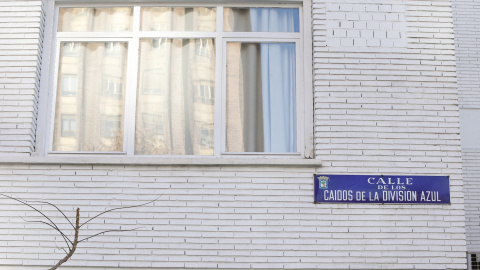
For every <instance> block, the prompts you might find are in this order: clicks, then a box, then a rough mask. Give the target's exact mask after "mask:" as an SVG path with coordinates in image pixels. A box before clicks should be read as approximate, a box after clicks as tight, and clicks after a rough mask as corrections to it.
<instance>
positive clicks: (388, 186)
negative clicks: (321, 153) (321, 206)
mask: <svg viewBox="0 0 480 270" xmlns="http://www.w3.org/2000/svg"><path fill="white" fill-rule="evenodd" d="M314 186H315V187H314V188H315V192H314V193H315V195H314V196H315V203H395V204H400V203H404V204H450V182H449V177H448V176H417V175H409V176H405V175H333V174H317V175H315V176H314Z"/></svg>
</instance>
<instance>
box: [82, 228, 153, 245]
mask: <svg viewBox="0 0 480 270" xmlns="http://www.w3.org/2000/svg"><path fill="white" fill-rule="evenodd" d="M140 228H144V227H137V228H135V229H131V230H107V231H103V232H101V233H97V234H94V235H92V236H89V237H86V238H84V239H82V240H80V241H78V242H79V243H80V242H83V241H85V240H88V239H90V238H92V237H95V236H99V235H100V234H104V233H108V232H131V231H136V230H138V229H140Z"/></svg>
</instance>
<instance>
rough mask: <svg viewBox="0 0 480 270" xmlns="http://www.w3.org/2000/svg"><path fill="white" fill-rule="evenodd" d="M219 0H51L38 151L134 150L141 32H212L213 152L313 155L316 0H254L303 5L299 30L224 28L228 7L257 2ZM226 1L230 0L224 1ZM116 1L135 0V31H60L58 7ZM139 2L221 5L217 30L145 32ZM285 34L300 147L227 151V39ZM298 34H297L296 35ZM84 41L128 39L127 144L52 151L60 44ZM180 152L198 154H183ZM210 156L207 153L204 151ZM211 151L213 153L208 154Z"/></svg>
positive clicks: (168, 34)
mask: <svg viewBox="0 0 480 270" xmlns="http://www.w3.org/2000/svg"><path fill="white" fill-rule="evenodd" d="M218 2H219V1H215V2H209V3H205V4H204V3H193V1H175V2H173V1H170V2H168V3H167V2H166V1H162V0H160V1H156V2H152V1H143V0H139V1H136V3H135V4H131V1H124V0H118V1H110V0H106V1H105V2H104V3H103V4H96V3H94V4H92V2H90V4H82V5H79V3H78V1H73V0H63V1H55V0H47V3H46V13H47V17H46V26H45V37H46V38H45V41H44V48H45V49H44V52H43V55H44V58H43V59H46V60H47V59H50V61H44V62H43V64H42V75H41V79H42V80H41V86H40V87H41V94H40V105H39V116H40V117H41V118H39V119H40V120H39V122H38V128H37V145H36V155H40V156H50V155H62V156H63V155H65V154H70V155H79V154H90V155H104V154H116V155H118V154H119V155H127V156H138V155H134V144H135V142H134V135H135V112H136V108H135V106H136V99H135V98H136V97H135V96H136V91H137V89H136V87H137V85H136V83H137V79H138V78H136V76H137V69H138V57H137V56H136V55H135V52H138V44H139V39H140V38H155V37H159V35H158V33H160V34H161V37H162V38H213V39H215V50H216V63H215V114H214V123H215V126H214V134H215V135H214V145H215V146H214V154H213V156H212V157H213V158H219V157H226V156H230V157H231V156H243V157H246V156H254V157H266V158H270V157H272V158H273V157H276V158H278V157H279V158H282V157H284V158H314V154H313V152H314V147H313V136H314V134H313V84H312V80H313V76H312V37H311V20H312V19H311V0H280V1H273V0H264V1H262V3H261V4H258V2H255V3H254V5H255V6H258V7H295V8H299V11H300V12H299V20H300V21H299V23H300V26H299V30H300V32H299V33H266V32H248V33H244V32H223V7H224V6H225V7H252V2H248V3H246V2H244V3H242V2H241V1H239V2H234V3H231V2H228V4H227V3H225V4H223V5H222V4H221V3H218ZM225 2H226V1H225ZM60 6H61V7H93V6H94V7H102V6H108V7H110V6H111V7H114V6H115V7H116V6H133V7H134V11H133V16H134V17H133V31H132V32H111V33H110V32H109V33H104V32H99V33H89V34H85V33H82V32H77V33H74V34H72V33H65V32H57V24H58V9H59V7H60ZM140 6H142V7H143V6H192V7H198V6H202V7H215V8H216V9H217V21H216V29H217V31H216V32H142V33H141V32H140V31H139V28H140V19H139V18H140ZM220 32H222V33H221V34H220ZM279 36H282V37H285V38H289V42H294V43H295V44H296V62H297V67H296V68H297V69H296V70H297V79H296V81H297V89H296V98H297V100H296V102H297V106H296V115H297V123H296V125H297V127H296V130H297V152H296V153H265V152H260V153H252V152H245V153H226V152H225V138H226V130H225V126H226V124H225V112H226V94H225V91H226V89H225V88H226V82H225V77H224V76H225V70H226V66H225V65H226V57H225V53H226V44H227V42H230V41H242V42H247V41H250V42H262V41H263V42H267V41H268V42H275V40H276V38H277V37H279ZM292 36H293V38H292ZM286 40H287V39H286ZM62 41H63V42H68V41H79V42H95V41H97V42H128V59H127V63H128V67H127V74H135V75H130V76H128V75H127V82H126V89H127V91H126V93H125V96H124V98H125V119H124V136H123V137H124V144H123V145H124V146H123V151H122V152H59V151H52V146H53V137H54V136H53V129H54V127H53V123H54V117H55V104H56V103H55V101H56V95H57V91H58V87H57V83H58V63H59V52H60V50H59V49H58V48H59V45H60V42H62ZM148 157H160V158H162V157H171V156H148ZM181 157H199V156H181ZM201 157H205V156H201ZM207 157H210V156H207Z"/></svg>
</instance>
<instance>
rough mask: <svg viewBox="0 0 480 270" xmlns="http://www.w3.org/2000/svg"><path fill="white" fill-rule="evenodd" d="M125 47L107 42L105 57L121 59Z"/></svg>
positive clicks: (118, 43)
mask: <svg viewBox="0 0 480 270" xmlns="http://www.w3.org/2000/svg"><path fill="white" fill-rule="evenodd" d="M122 48H123V45H122V44H120V42H105V56H107V57H116V58H118V57H121V56H122V55H123V53H122V52H123V50H122Z"/></svg>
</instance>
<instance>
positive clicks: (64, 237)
mask: <svg viewBox="0 0 480 270" xmlns="http://www.w3.org/2000/svg"><path fill="white" fill-rule="evenodd" d="M21 218H22V219H23V221H25V222H30V223H42V224H45V225H47V226H50V227H52V228H53V229H55V230H56V231H57V232H59V233H60V235H61V236H62V237H63V240H64V241H65V243H67V246H68V248H69V249H70V245H69V242H70V244H73V242H72V241H71V240H70V238H68V236H66V235H65V234H64V233H63V232H62V231H61V230H59V229H58V228H55V226H53V225H52V224H50V223H48V222H45V221H41V220H26V219H24V218H23V217H21Z"/></svg>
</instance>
